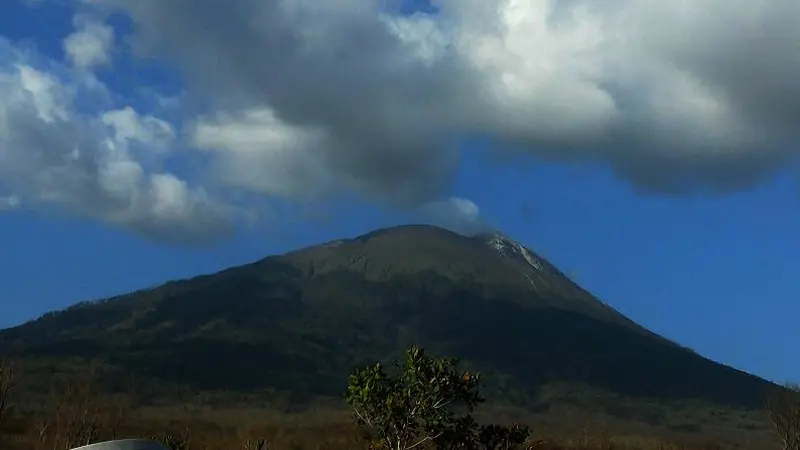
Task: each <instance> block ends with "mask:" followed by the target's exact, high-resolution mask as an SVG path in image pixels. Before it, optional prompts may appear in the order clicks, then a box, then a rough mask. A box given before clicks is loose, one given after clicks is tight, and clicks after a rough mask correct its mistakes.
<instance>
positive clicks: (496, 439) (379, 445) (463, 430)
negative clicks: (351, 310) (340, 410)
mask: <svg viewBox="0 0 800 450" xmlns="http://www.w3.org/2000/svg"><path fill="white" fill-rule="evenodd" d="M480 379H481V377H480V374H477V373H473V372H468V371H463V370H461V369H460V368H459V361H458V360H457V359H454V358H444V359H434V358H432V357H430V356H429V355H427V354H426V353H425V351H424V350H423V349H421V348H420V347H418V346H415V345H412V346H411V347H409V348H408V350H407V351H406V354H405V360H404V362H403V364H402V373H401V374H400V375H399V376H398V377H396V378H393V377H390V376H389V375H388V374H387V373H386V372H385V370H384V368H383V366H382V365H381V364H376V365H374V366H370V367H366V368H363V369H359V370H356V371H355V372H354V373H353V374H352V375H351V376H350V384H349V386H348V388H347V392H346V395H345V397H346V400H347V403H348V404H349V405H350V406H351V408H352V409H353V413H354V416H355V419H356V422H357V423H358V424H359V425H361V426H365V427H366V428H367V429H368V430H369V431H370V433H371V440H372V442H371V448H374V449H380V450H390V449H391V450H410V449H415V448H420V449H511V448H515V447H516V446H519V445H520V444H522V443H523V442H524V441H525V439H527V437H528V435H529V434H530V431H529V430H528V428H527V427H525V426H522V425H515V426H512V427H502V426H499V425H488V426H481V425H479V424H478V423H477V422H476V421H475V419H474V417H473V416H472V415H471V413H472V412H473V410H474V408H475V407H476V406H477V405H478V404H480V403H482V402H483V401H484V399H483V398H482V397H481V395H480V393H479V392H478V383H479V381H480ZM459 407H460V408H461V409H462V410H466V413H463V414H458V413H457V410H458V408H459Z"/></svg>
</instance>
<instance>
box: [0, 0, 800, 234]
mask: <svg viewBox="0 0 800 450" xmlns="http://www.w3.org/2000/svg"><path fill="white" fill-rule="evenodd" d="M83 3H84V6H83V7H84V8H87V9H86V11H83V12H87V13H88V12H91V11H95V10H96V9H97V8H102V9H105V11H104V12H111V11H116V12H121V13H125V14H127V15H129V17H130V18H131V19H132V22H133V25H134V34H133V36H132V37H131V39H130V40H129V41H128V40H127V39H126V41H125V42H126V43H128V42H130V44H131V46H132V48H133V49H134V50H135V52H136V54H137V55H139V56H142V57H147V58H155V59H156V60H158V61H160V62H161V63H163V64H164V65H165V66H167V68H168V69H175V70H177V71H178V72H179V73H180V74H181V75H182V76H183V77H184V79H185V81H186V84H185V86H182V87H183V88H185V90H184V91H182V92H181V93H180V96H179V97H177V98H178V99H179V103H180V104H179V105H177V106H176V105H175V104H174V103H175V102H170V114H176V115H181V117H179V118H178V120H172V118H171V119H170V121H169V122H167V121H165V120H163V119H159V118H156V117H154V115H159V114H154V115H148V114H145V113H141V112H139V111H136V110H135V109H133V108H129V107H126V106H125V105H121V106H120V105H113V106H112V105H106V107H104V109H103V110H101V111H98V112H97V114H95V115H86V114H79V113H78V112H77V110H76V109H77V108H76V107H75V106H74V102H75V101H76V100H75V99H76V98H80V99H81V100H82V101H83V97H82V96H81V95H80V92H86V91H87V90H88V89H89V88H88V84H87V83H89V81H91V80H94V82H95V84H94V86H95V88H97V87H98V86H100V83H99V82H97V81H96V80H95V79H94V78H90V77H87V76H86V73H88V72H87V71H86V70H83V69H85V68H90V67H95V66H97V65H99V64H109V63H110V61H111V58H110V56H109V55H110V52H111V50H112V49H113V46H114V39H115V38H114V31H113V30H112V29H111V28H109V27H108V25H105V24H103V23H102V22H101V21H98V20H95V19H91V17H94V16H91V15H81V14H79V15H78V16H77V17H78V19H76V33H75V34H73V35H71V37H67V38H66V39H65V41H64V45H65V49H66V50H67V53H68V55H69V58H70V61H71V62H72V64H73V65H74V68H75V69H76V70H72V71H69V70H67V69H64V68H61V69H59V70H61V72H63V73H61V72H59V70H55V71H53V70H50V69H47V70H45V69H41V67H44V66H46V65H41V64H40V65H39V66H37V65H36V64H33V63H31V62H30V61H27V60H25V59H24V58H22V57H20V56H17V57H16V59H14V60H12V61H3V62H2V65H0V68H2V73H3V74H4V75H2V77H3V78H2V80H0V88H2V89H1V90H0V96H1V97H0V99H1V100H3V102H0V105H2V106H0V119H2V120H0V136H2V139H0V145H2V147H0V158H2V159H1V160H0V162H5V163H6V164H7V165H6V166H2V165H0V173H2V174H3V175H2V176H3V177H10V179H11V180H12V181H10V182H6V181H5V179H0V182H1V183H0V184H2V186H0V187H3V192H6V191H8V192H10V194H12V195H17V196H19V198H20V199H21V200H22V202H23V205H29V204H31V202H30V201H29V198H32V199H35V200H36V202H39V203H41V202H44V201H48V202H55V203H57V204H58V205H60V206H62V207H65V208H72V209H74V210H76V211H79V212H81V213H83V214H89V215H92V216H93V217H98V218H101V219H105V220H111V221H115V222H118V223H122V224H128V225H130V226H134V227H136V228H137V229H139V230H145V229H146V230H149V231H148V232H152V231H150V230H152V229H156V228H158V226H157V225H156V224H166V223H170V224H172V226H174V225H175V224H178V223H203V221H202V220H190V219H189V218H190V217H198V215H200V216H202V215H203V214H206V215H207V216H204V217H218V214H219V211H220V210H221V209H220V208H221V207H220V206H219V204H218V203H217V202H215V201H214V200H212V195H214V196H219V195H221V194H222V193H224V192H227V191H226V190H227V189H229V188H230V189H231V190H235V191H236V192H237V195H240V194H241V195H243V196H245V197H247V196H249V195H252V196H259V197H260V198H267V199H273V198H279V199H281V200H289V201H292V200H297V199H303V200H304V201H305V200H312V201H314V200H319V199H325V198H327V197H328V196H332V195H338V194H340V193H348V194H349V193H352V192H355V193H357V194H359V195H361V196H362V197H366V198H368V199H372V200H376V201H386V202H391V203H393V204H399V205H403V206H407V207H410V208H411V209H414V210H415V209H417V208H421V209H422V210H447V211H450V213H452V214H454V215H456V216H460V217H462V218H467V219H468V218H469V217H470V215H469V211H470V209H469V208H467V207H466V205H468V203H459V202H458V201H455V200H453V199H451V200H445V201H439V200H437V199H441V198H442V194H443V193H444V192H447V188H448V186H449V183H450V180H451V179H452V178H451V175H452V173H453V171H454V170H455V169H456V168H457V166H458V162H459V156H460V155H459V148H458V145H459V144H460V142H461V141H460V140H461V139H463V138H464V137H469V136H480V137H488V138H490V140H491V141H492V142H494V143H495V144H496V148H497V149H500V150H501V151H508V150H509V149H513V150H515V151H519V152H525V153H529V154H532V155H542V156H546V157H548V158H552V159H555V160H560V161H566V162H571V161H579V162H599V163H602V164H607V165H610V166H612V167H613V168H614V170H616V171H617V172H618V173H619V174H620V175H621V176H623V177H625V178H626V179H627V180H629V181H630V182H632V183H635V184H636V185H637V186H639V187H643V188H647V189H655V190H660V191H667V192H685V191H691V190H698V189H714V190H720V191H729V190H734V189H739V188H742V187H747V186H750V185H752V184H753V183H756V182H758V181H760V180H761V179H763V178H764V177H765V176H768V175H769V173H770V171H773V170H778V169H780V168H782V167H784V166H785V165H786V164H790V163H794V161H795V160H796V159H797V157H798V156H800V148H798V142H800V108H798V107H797V105H799V104H800V78H798V77H797V76H796V74H797V73H798V72H800V57H798V56H797V55H798V53H797V52H796V51H795V49H794V47H793V45H794V44H793V43H794V42H798V41H800V27H797V26H796V24H797V23H798V22H800V3H798V2H796V1H794V0H724V1H723V0H702V1H695V2H665V1H656V0H570V1H556V0H497V1H486V0H435V1H433V3H434V4H435V5H436V6H438V7H439V8H440V11H439V12H438V13H437V14H434V15H425V14H415V15H411V16H399V15H396V14H393V13H392V12H391V11H389V10H387V9H385V6H386V5H387V3H386V2H375V1H374V0H330V1H316V2H310V1H301V0H276V1H261V0H238V1H236V2H229V3H226V6H225V7H224V8H221V7H220V6H219V2H218V1H215V0H171V1H163V0H93V1H85V2H83ZM389 4H392V2H389ZM382 8H383V9H382ZM70 43H71V44H70ZM3 45H5V46H6V47H9V44H7V43H5V44H3ZM12 53H13V52H12ZM3 54H5V53H3ZM150 61H152V59H151V60H150ZM33 67H40V69H41V70H37V69H34V68H33ZM56 72H59V73H56ZM78 72H82V73H83V75H78ZM81 77H83V78H81ZM65 82H66V83H65ZM143 88H144V87H143ZM171 123H173V124H175V126H176V127H178V131H176V130H173V128H172V127H173V125H171ZM3 127H4V128H3ZM22 148H26V149H33V150H32V151H22V150H20V149H22ZM9 149H13V150H9ZM179 150H180V151H179ZM169 158H177V159H180V161H181V162H182V163H187V161H191V162H192V164H188V163H187V164H184V165H182V166H181V167H182V168H183V169H184V170H183V171H182V172H181V174H180V176H179V175H178V174H177V173H174V174H171V175H170V174H169V173H165V171H164V167H163V166H164V164H162V162H163V160H165V159H169ZM195 163H197V164H195ZM4 167H9V168H10V167H14V168H15V170H16V171H15V172H11V171H10V170H6V171H5V172H3V170H4ZM19 174H25V175H26V176H21V175H19ZM162 175H163V177H162ZM111 180H114V181H111ZM198 184H201V185H202V188H201V187H199V186H198ZM6 185H9V186H11V187H14V188H17V189H18V190H21V191H22V192H23V193H24V194H25V195H20V194H18V192H17V190H9V189H6V187H7V186H6ZM242 192H244V194H242ZM93 196H96V198H95V197H93ZM88 198H91V199H92V200H91V201H88V200H87V199H88ZM213 198H218V197H213ZM98 199H99V200H98ZM228 200H229V202H230V203H233V204H240V203H241V202H240V201H239V200H237V199H236V198H233V197H230V198H228ZM34 203H35V202H34ZM178 204H183V205H190V204H191V205H195V206H192V207H178V206H176V205H178ZM165 205H171V206H165ZM459 205H460V206H461V207H463V208H461V207H459ZM165 211H169V212H168V213H167V212H165ZM474 212H475V214H476V217H477V214H478V210H477V208H475V210H474ZM208 220H209V221H211V222H213V221H212V220H211V219H208ZM467 222H469V220H467ZM476 222H480V220H479V219H476ZM145 223H148V224H150V225H147V226H145V225H144V224H145Z"/></svg>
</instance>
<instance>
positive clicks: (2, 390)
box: [0, 359, 16, 428]
mask: <svg viewBox="0 0 800 450" xmlns="http://www.w3.org/2000/svg"><path fill="white" fill-rule="evenodd" d="M15 383H16V371H15V366H14V363H13V362H11V361H10V360H7V359H0V428H1V427H2V425H3V421H4V420H6V419H7V415H8V410H9V408H10V407H11V393H12V391H13V389H14V385H15Z"/></svg>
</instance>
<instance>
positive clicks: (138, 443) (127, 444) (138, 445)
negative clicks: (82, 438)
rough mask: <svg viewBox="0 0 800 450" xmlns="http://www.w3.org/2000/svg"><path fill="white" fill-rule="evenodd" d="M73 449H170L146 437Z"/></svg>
mask: <svg viewBox="0 0 800 450" xmlns="http://www.w3.org/2000/svg"><path fill="white" fill-rule="evenodd" d="M72 450H169V449H168V448H167V447H164V446H163V445H161V444H159V443H158V442H155V441H148V440H146V439H122V440H118V441H108V442H99V443H97V444H90V445H84V446H83V447H77V448H74V449H72Z"/></svg>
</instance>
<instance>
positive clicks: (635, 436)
mask: <svg viewBox="0 0 800 450" xmlns="http://www.w3.org/2000/svg"><path fill="white" fill-rule="evenodd" d="M19 378H20V376H19V374H18V373H17V372H15V371H14V370H13V367H12V366H11V365H10V364H8V363H6V364H1V363H0V450H68V449H71V448H74V447H78V446H81V445H86V444H89V443H94V442H102V441H106V440H111V439H124V438H154V439H157V440H160V441H162V442H164V443H167V444H168V445H169V446H170V447H171V448H172V449H173V450H212V449H213V450H267V449H270V450H281V449H286V450H301V449H330V450H336V449H342V450H344V449H367V448H369V446H368V443H367V441H366V440H365V436H366V434H365V432H364V430H363V429H361V428H359V427H357V426H356V424H355V423H354V422H353V417H352V414H351V412H350V411H348V410H346V409H343V408H332V407H330V406H325V407H317V408H310V409H305V410H302V411H277V410H275V409H274V408H271V407H269V406H266V405H265V407H264V408H259V407H253V406H239V407H224V406H220V405H214V404H200V403H197V404H189V403H187V404H185V405H183V406H180V407H175V406H168V405H160V406H155V405H152V404H149V405H148V404H144V403H142V402H140V401H138V400H136V396H135V395H133V394H131V393H127V394H119V393H117V394H113V395H112V394H107V393H104V392H103V390H102V389H99V388H98V387H97V386H96V384H94V383H93V382H92V379H91V378H89V377H84V378H71V379H65V378H60V379H59V380H58V381H57V382H54V383H53V388H52V390H51V392H47V393H39V394H40V395H31V396H26V395H23V394H22V390H15V389H14V388H15V387H16V386H18V384H20V383H19V381H20V379H19ZM34 398H35V400H32V399H34ZM26 399H27V400H28V401H26ZM509 414H511V415H509ZM476 417H477V419H478V420H479V421H480V422H497V421H501V422H508V421H511V420H513V421H518V422H523V423H525V424H527V425H529V426H530V427H531V429H532V430H533V433H532V435H531V437H530V438H529V439H528V440H527V441H526V442H525V444H524V445H523V446H522V448H526V449H536V450H556V449H558V450H612V449H615V450H673V449H674V450H678V449H685V450H712V449H723V448H737V449H740V448H741V449H754V450H761V449H764V450H769V449H778V448H781V447H782V446H781V445H779V443H778V439H771V438H765V436H764V434H763V433H753V434H752V435H750V434H739V435H737V436H736V437H735V438H733V439H720V435H719V434H718V433H715V434H711V433H709V434H704V433H690V434H686V433H677V432H676V433H671V432H669V430H666V431H664V430H661V431H656V430H654V429H653V430H649V429H647V430H646V429H641V428H639V429H636V428H635V427H627V426H626V425H625V424H620V423H616V424H611V423H605V422H602V421H600V422H598V421H597V420H596V418H593V417H591V416H589V415H585V416H584V415H582V414H581V412H580V411H578V412H576V411H574V410H573V411H571V412H568V413H561V414H556V415H555V417H553V414H550V415H549V416H547V415H545V416H543V415H528V416H524V415H523V416H521V415H520V414H519V413H518V412H517V413H509V412H508V411H505V410H500V409H492V408H489V410H488V411H484V412H482V413H480V414H477V416H476ZM750 436H752V438H751V437H750ZM792 450H794V449H792Z"/></svg>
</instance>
